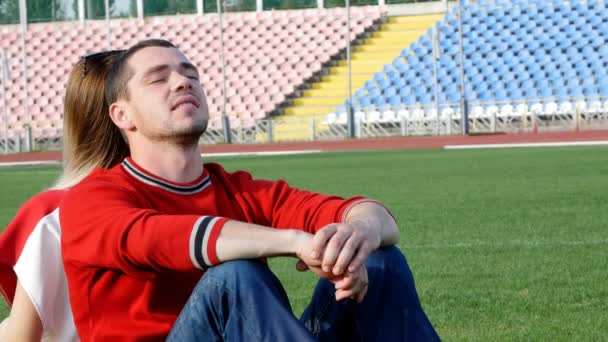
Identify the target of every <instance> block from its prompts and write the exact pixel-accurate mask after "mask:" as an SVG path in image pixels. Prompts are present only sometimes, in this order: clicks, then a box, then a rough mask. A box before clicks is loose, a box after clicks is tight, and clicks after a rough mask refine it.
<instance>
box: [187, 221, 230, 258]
mask: <svg viewBox="0 0 608 342" xmlns="http://www.w3.org/2000/svg"><path fill="white" fill-rule="evenodd" d="M226 221H228V219H227V218H223V217H216V216H201V217H200V218H199V219H198V220H196V222H195V223H194V227H193V228H192V234H191V235H190V259H191V260H192V263H193V264H194V266H196V267H197V268H200V269H205V268H208V267H211V266H215V265H217V264H219V263H220V261H219V260H218V258H217V253H216V250H215V243H216V241H217V238H218V237H219V236H220V231H221V230H222V227H223V226H224V224H225V223H226Z"/></svg>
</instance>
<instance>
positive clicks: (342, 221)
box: [340, 198, 397, 223]
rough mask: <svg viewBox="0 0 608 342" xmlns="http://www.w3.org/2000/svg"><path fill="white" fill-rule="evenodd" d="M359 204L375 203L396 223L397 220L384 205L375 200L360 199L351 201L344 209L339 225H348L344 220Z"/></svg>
mask: <svg viewBox="0 0 608 342" xmlns="http://www.w3.org/2000/svg"><path fill="white" fill-rule="evenodd" d="M361 203H376V204H377V205H379V206H381V207H383V208H384V209H386V211H387V212H388V214H389V215H391V216H392V217H393V219H394V220H395V221H396V220H397V219H396V218H395V215H393V213H392V212H391V211H390V210H388V208H387V207H385V206H384V204H382V203H380V202H378V201H375V200H371V199H367V198H362V199H359V200H356V201H353V202H352V203H351V204H349V205H348V207H346V208H345V209H344V211H343V212H342V219H341V220H340V222H341V223H348V222H346V218H347V217H348V214H350V211H351V210H352V209H353V207H354V206H356V205H357V204H361Z"/></svg>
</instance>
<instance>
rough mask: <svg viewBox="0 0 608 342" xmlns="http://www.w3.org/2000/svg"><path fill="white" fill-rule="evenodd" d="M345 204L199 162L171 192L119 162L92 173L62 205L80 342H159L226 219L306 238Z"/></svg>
mask: <svg viewBox="0 0 608 342" xmlns="http://www.w3.org/2000/svg"><path fill="white" fill-rule="evenodd" d="M359 200H360V198H352V199H350V200H344V199H342V198H339V197H335V196H326V195H319V194H314V193H311V192H308V191H301V190H298V189H295V188H291V187H289V186H288V185H287V183H285V182H283V181H266V180H253V179H252V177H251V175H250V174H248V173H246V172H235V173H228V172H226V171H225V170H224V169H223V168H222V167H221V166H219V165H217V164H211V163H210V164H205V169H204V172H203V174H202V175H201V176H200V178H198V179H197V180H195V181H194V182H192V183H188V184H176V183H173V182H169V181H167V180H164V179H161V178H159V177H157V176H155V175H152V174H150V173H148V172H146V171H145V170H143V169H142V168H141V167H139V166H138V165H136V164H135V163H134V162H133V160H131V159H126V160H125V161H123V163H122V164H121V165H118V166H116V167H114V168H112V169H110V170H96V171H95V172H93V173H92V174H91V175H90V176H89V177H87V178H85V179H84V180H83V181H82V182H81V183H80V184H79V185H77V186H75V187H74V188H73V189H72V190H70V191H69V192H68V193H67V194H66V195H65V197H64V201H63V203H62V205H61V207H60V222H61V227H62V253H63V260H64V266H65V271H66V274H67V279H68V286H69V291H70V302H71V305H72V310H73V313H74V320H75V323H76V328H77V330H78V334H79V335H80V338H81V339H82V340H83V341H101V340H104V341H105V340H112V341H114V340H123V341H150V340H164V338H165V337H166V336H167V335H168V333H169V331H170V330H171V326H172V325H173V323H174V322H175V320H176V319H177V316H178V315H179V313H180V311H181V309H182V307H183V306H184V304H185V303H186V301H187V299H188V297H189V295H190V293H191V292H192V290H193V288H194V286H195V285H196V283H197V282H198V280H199V278H200V277H201V276H202V275H203V273H204V270H205V268H207V267H210V266H213V265H216V264H217V263H218V259H217V255H216V253H215V242H216V240H217V238H218V236H219V233H220V230H221V229H222V226H223V225H224V223H225V222H226V220H228V219H234V220H238V221H243V222H250V223H256V224H260V225H264V226H271V227H275V228H292V229H301V230H304V231H307V232H311V233H314V232H316V231H317V230H318V229H320V228H322V227H324V226H325V225H327V224H329V223H333V222H340V221H342V220H343V216H345V215H346V213H347V211H348V208H350V207H352V205H353V204H354V203H355V202H357V201H359Z"/></svg>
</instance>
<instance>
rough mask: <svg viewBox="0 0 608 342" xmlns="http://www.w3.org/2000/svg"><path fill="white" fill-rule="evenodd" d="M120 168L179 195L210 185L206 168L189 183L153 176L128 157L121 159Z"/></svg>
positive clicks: (136, 177)
mask: <svg viewBox="0 0 608 342" xmlns="http://www.w3.org/2000/svg"><path fill="white" fill-rule="evenodd" d="M122 168H123V169H124V170H125V171H126V172H127V173H128V174H130V175H131V176H133V177H134V178H135V179H137V180H139V181H140V182H142V183H146V184H148V185H151V186H155V187H157V188H161V189H164V190H167V191H170V192H173V193H176V194H180V195H192V194H196V193H199V192H201V191H203V190H205V189H206V188H207V187H209V186H210V185H211V179H210V178H209V173H208V172H207V170H206V169H204V170H203V173H202V174H201V176H200V177H199V178H197V179H196V180H195V181H193V182H190V183H175V182H171V181H168V180H166V179H162V178H160V177H158V176H155V175H153V174H151V173H149V172H147V171H146V170H144V169H143V168H142V167H140V166H139V165H137V164H136V163H135V162H134V161H133V160H132V159H131V158H130V157H128V158H125V159H124V160H123V161H122Z"/></svg>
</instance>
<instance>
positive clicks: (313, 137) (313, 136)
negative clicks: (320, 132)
mask: <svg viewBox="0 0 608 342" xmlns="http://www.w3.org/2000/svg"><path fill="white" fill-rule="evenodd" d="M316 130H317V127H315V118H314V117H313V118H311V119H310V141H315V140H316V136H317V131H316Z"/></svg>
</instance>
